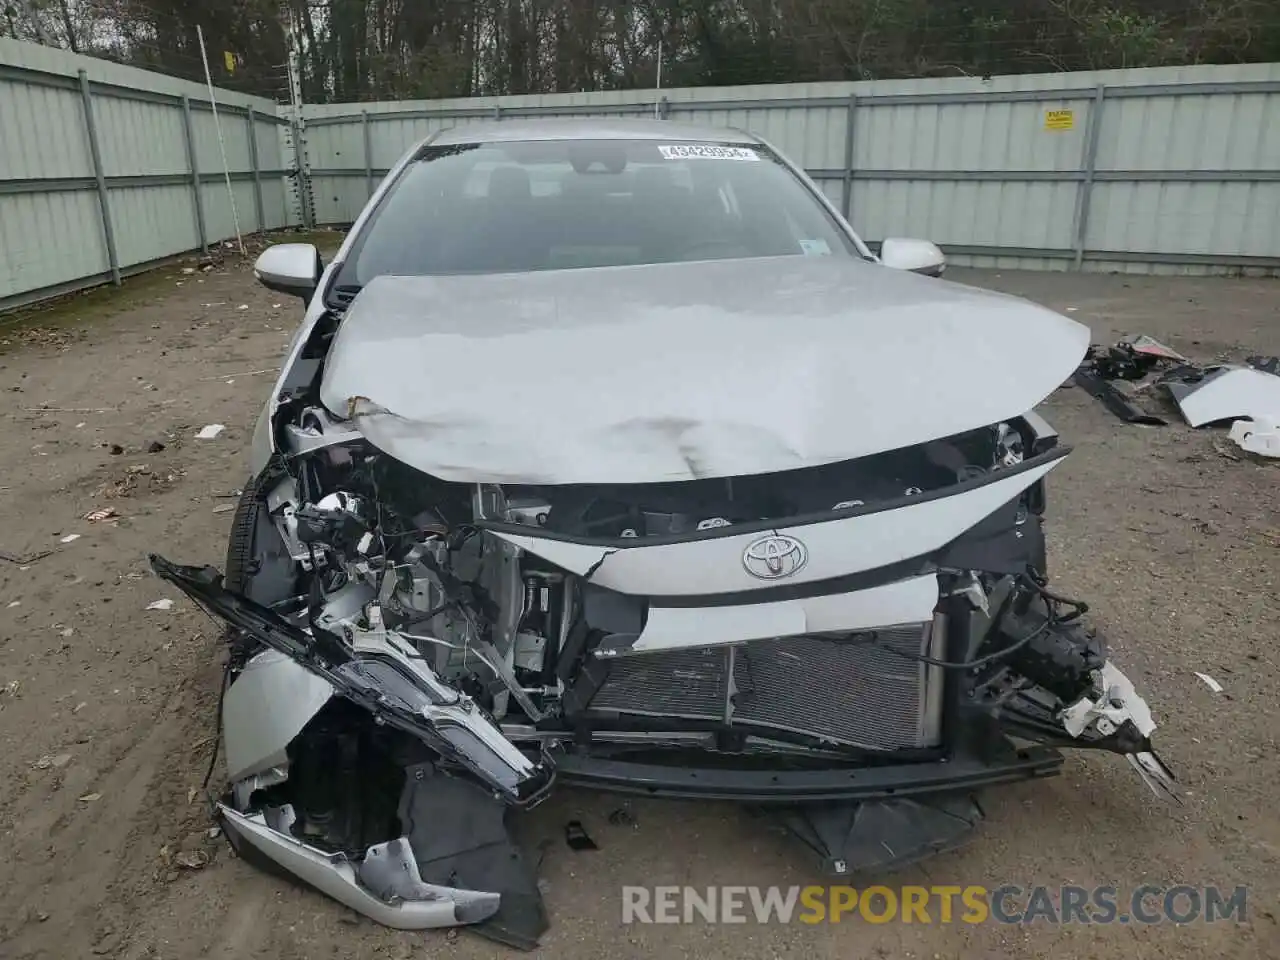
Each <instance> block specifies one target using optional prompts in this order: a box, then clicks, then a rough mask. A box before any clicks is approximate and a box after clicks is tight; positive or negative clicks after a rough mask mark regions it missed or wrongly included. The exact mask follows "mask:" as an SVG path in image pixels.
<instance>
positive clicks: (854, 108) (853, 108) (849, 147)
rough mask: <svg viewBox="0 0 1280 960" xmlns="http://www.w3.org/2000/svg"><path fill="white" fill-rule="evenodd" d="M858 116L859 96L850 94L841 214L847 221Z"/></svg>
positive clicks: (851, 192)
mask: <svg viewBox="0 0 1280 960" xmlns="http://www.w3.org/2000/svg"><path fill="white" fill-rule="evenodd" d="M857 114H858V95H857V94H856V93H851V94H849V105H848V106H847V107H846V108H845V119H844V183H843V184H842V185H841V189H840V212H841V213H842V214H843V215H844V218H845V219H846V220H848V219H849V215H850V214H851V213H852V212H853V130H854V126H853V121H854V118H855V117H856V116H857Z"/></svg>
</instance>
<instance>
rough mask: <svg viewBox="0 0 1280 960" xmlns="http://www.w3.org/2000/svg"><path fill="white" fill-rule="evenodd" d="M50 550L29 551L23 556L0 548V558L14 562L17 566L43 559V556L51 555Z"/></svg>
mask: <svg viewBox="0 0 1280 960" xmlns="http://www.w3.org/2000/svg"><path fill="white" fill-rule="evenodd" d="M52 555H53V551H52V550H40V551H39V552H37V553H29V554H27V555H26V556H25V557H23V556H18V555H16V554H12V553H9V552H8V551H6V550H0V560H5V561H8V562H9V563H16V564H18V565H19V566H25V565H26V564H29V563H35V562H36V561H37V560H43V559H44V558H45V557H48V556H52Z"/></svg>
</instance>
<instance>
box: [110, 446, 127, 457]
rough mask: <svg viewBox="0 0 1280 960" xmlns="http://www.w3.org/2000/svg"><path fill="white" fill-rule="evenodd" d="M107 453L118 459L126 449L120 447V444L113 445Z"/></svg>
mask: <svg viewBox="0 0 1280 960" xmlns="http://www.w3.org/2000/svg"><path fill="white" fill-rule="evenodd" d="M107 452H108V453H110V454H111V455H112V456H113V457H118V456H120V454H122V453H124V447H122V446H120V444H118V443H113V444H110V445H109V446H108V447H107Z"/></svg>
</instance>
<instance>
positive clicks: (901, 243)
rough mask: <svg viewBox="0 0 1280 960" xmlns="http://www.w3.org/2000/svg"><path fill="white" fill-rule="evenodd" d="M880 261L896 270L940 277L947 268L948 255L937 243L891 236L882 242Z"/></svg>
mask: <svg viewBox="0 0 1280 960" xmlns="http://www.w3.org/2000/svg"><path fill="white" fill-rule="evenodd" d="M880 262H881V263H882V264H884V265H885V266H886V267H893V268H894V269H895V270H910V271H911V272H912V273H921V274H924V275H925V276H926V277H940V276H942V271H944V270H946V269H947V257H946V255H945V254H944V253H943V252H942V251H941V250H940V249H938V245H937V244H936V243H930V242H929V241H928V240H910V239H907V238H904V237H890V238H889V239H887V240H885V241H884V242H883V243H881V244H880Z"/></svg>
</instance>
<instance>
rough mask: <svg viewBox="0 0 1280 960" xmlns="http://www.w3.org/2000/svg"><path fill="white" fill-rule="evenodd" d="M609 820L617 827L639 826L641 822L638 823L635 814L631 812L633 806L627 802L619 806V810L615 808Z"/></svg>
mask: <svg viewBox="0 0 1280 960" xmlns="http://www.w3.org/2000/svg"><path fill="white" fill-rule="evenodd" d="M609 822H610V823H611V824H613V825H614V826H615V827H635V826H639V824H637V823H636V816H635V814H634V813H632V812H631V808H630V807H629V806H627V805H626V804H624V805H623V806H621V807H618V809H617V810H614V811H613V812H612V813H610V814H609Z"/></svg>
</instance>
